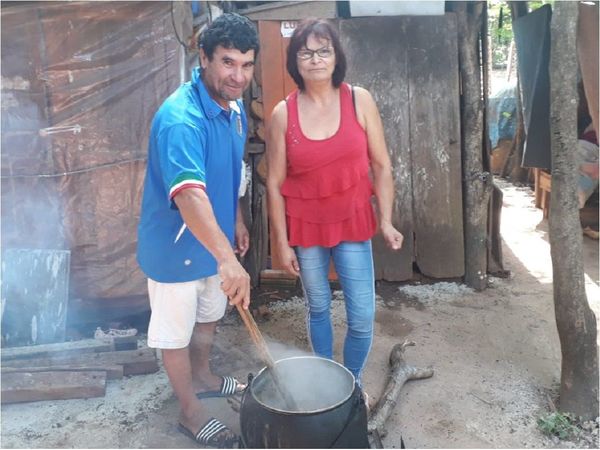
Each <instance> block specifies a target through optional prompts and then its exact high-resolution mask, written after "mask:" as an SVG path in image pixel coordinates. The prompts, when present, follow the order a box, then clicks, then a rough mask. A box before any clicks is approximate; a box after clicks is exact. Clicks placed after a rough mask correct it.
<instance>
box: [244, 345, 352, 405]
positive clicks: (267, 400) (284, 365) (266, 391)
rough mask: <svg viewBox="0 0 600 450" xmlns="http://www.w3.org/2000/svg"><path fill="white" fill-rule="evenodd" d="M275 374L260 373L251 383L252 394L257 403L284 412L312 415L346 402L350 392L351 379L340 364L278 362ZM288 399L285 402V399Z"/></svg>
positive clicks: (306, 360) (303, 358) (311, 358)
mask: <svg viewBox="0 0 600 450" xmlns="http://www.w3.org/2000/svg"><path fill="white" fill-rule="evenodd" d="M275 372H276V373H275V375H276V376H277V379H278V384H279V386H280V387H281V390H283V391H284V394H283V395H282V394H281V393H280V392H279V390H278V388H277V384H276V382H275V380H274V378H273V377H274V374H273V373H272V371H271V370H263V371H262V372H261V373H260V374H258V375H257V377H256V378H255V380H254V381H253V383H252V392H253V394H254V396H255V398H256V399H257V400H258V401H260V402H261V403H263V404H265V405H267V406H269V407H271V408H274V409H279V410H282V411H288V412H316V411H320V410H323V409H328V408H332V407H334V406H336V405H339V404H341V403H343V402H344V401H346V400H347V399H348V398H349V397H350V396H351V395H352V392H353V390H354V377H353V376H352V374H351V373H350V372H349V371H348V370H347V369H346V368H344V367H343V366H341V365H340V364H338V363H336V362H334V361H331V360H328V359H325V358H320V357H316V356H297V357H292V358H286V359H281V360H278V361H277V362H276V363H275ZM285 397H287V398H289V399H291V400H292V401H291V402H289V401H287V400H286V398H285Z"/></svg>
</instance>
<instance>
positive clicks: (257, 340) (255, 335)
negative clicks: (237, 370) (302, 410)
mask: <svg viewBox="0 0 600 450" xmlns="http://www.w3.org/2000/svg"><path fill="white" fill-rule="evenodd" d="M236 307H237V310H238V312H239V313H240V317H241V318H242V320H243V321H244V325H246V328H247V329H248V332H249V333H250V337H251V338H252V341H253V342H254V344H255V345H256V347H257V348H258V352H259V353H260V357H261V359H262V361H263V362H264V363H265V365H266V366H267V369H269V371H270V372H271V377H272V378H273V382H274V384H275V388H276V390H277V391H278V392H279V395H280V396H281V398H282V399H283V401H284V403H285V405H286V408H287V409H288V410H289V411H298V407H297V404H296V402H295V401H294V399H293V398H292V395H291V393H290V392H289V391H288V390H287V389H285V387H284V385H283V384H282V382H281V378H280V376H279V374H278V370H277V368H276V367H275V361H274V360H273V357H272V356H271V353H270V352H269V348H268V347H267V343H266V342H265V339H264V338H263V336H262V334H261V333H260V331H259V329H258V326H257V325H256V322H255V321H254V317H252V314H251V313H250V311H249V310H247V309H244V308H243V307H242V305H241V304H240V303H238V304H237V305H236Z"/></svg>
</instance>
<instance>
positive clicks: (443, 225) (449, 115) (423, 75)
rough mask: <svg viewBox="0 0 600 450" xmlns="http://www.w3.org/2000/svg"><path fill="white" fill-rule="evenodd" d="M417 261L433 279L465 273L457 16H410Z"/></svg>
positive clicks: (409, 44) (413, 176) (407, 34)
mask: <svg viewBox="0 0 600 450" xmlns="http://www.w3.org/2000/svg"><path fill="white" fill-rule="evenodd" d="M406 31H407V32H406V34H405V35H404V38H405V39H407V45H408V67H409V79H408V82H409V88H408V89H409V105H410V147H411V155H412V164H413V165H412V179H413V195H414V212H413V214H414V216H413V217H414V230H415V245H416V249H415V250H416V262H417V265H418V266H419V269H420V271H421V272H422V273H423V274H424V275H427V276H430V277H433V278H453V277H461V276H462V275H463V274H464V238H463V213H462V210H463V209H462V185H461V179H462V173H461V171H462V166H461V144H460V143H461V137H460V108H459V88H458V49H457V26H456V17H455V15H454V14H452V13H449V14H446V15H445V16H429V17H411V18H407V28H406Z"/></svg>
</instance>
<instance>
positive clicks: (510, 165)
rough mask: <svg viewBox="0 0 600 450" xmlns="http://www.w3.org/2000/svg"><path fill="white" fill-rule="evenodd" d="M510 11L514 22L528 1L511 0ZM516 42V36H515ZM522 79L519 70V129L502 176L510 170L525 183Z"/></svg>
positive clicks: (512, 179)
mask: <svg viewBox="0 0 600 450" xmlns="http://www.w3.org/2000/svg"><path fill="white" fill-rule="evenodd" d="M509 5H510V13H511V18H512V20H513V22H514V21H515V20H516V19H518V18H519V17H522V16H524V15H526V14H527V9H528V7H527V2H514V1H513V2H509ZM512 42H513V44H514V42H515V41H514V38H513V41H512ZM522 97H523V95H522V93H521V80H520V79H519V71H518V70H517V131H516V133H515V137H514V138H513V143H512V147H511V149H510V156H509V157H508V158H507V165H506V166H505V167H504V168H503V170H502V176H506V175H507V174H508V173H509V172H510V176H509V178H510V180H511V181H512V182H513V183H518V182H521V183H524V182H526V181H527V178H528V175H529V171H528V170H527V169H525V168H523V167H522V166H521V162H522V161H523V149H524V147H525V125H524V124H523V104H522V102H521V98H522Z"/></svg>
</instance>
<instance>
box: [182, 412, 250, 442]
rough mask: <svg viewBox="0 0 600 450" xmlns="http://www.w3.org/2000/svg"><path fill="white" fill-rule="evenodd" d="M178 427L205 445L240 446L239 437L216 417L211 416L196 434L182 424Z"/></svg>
mask: <svg viewBox="0 0 600 450" xmlns="http://www.w3.org/2000/svg"><path fill="white" fill-rule="evenodd" d="M178 428H179V431H181V432H182V433H183V434H185V435H186V436H187V437H189V438H190V439H193V440H194V441H195V442H197V443H198V444H201V445H203V446H207V447H212V448H238V447H239V441H240V439H239V437H238V436H237V435H236V434H235V433H234V432H232V431H231V430H230V429H229V428H227V427H226V426H225V425H223V424H222V423H221V422H220V421H218V420H217V419H215V418H214V417H211V418H210V419H209V420H208V422H206V423H205V424H204V425H203V426H202V428H200V430H199V431H198V432H197V433H196V434H194V433H192V432H191V431H190V430H189V429H188V428H187V427H185V426H183V425H182V424H179V427H178Z"/></svg>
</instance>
